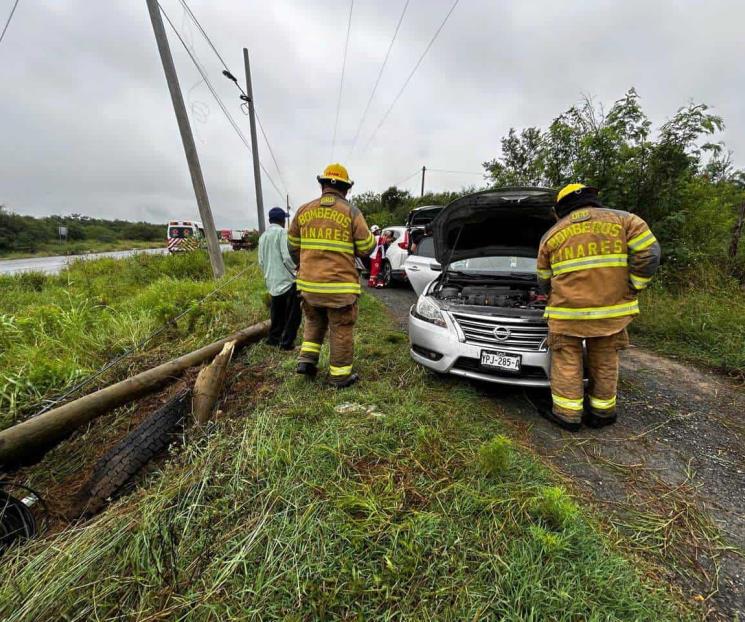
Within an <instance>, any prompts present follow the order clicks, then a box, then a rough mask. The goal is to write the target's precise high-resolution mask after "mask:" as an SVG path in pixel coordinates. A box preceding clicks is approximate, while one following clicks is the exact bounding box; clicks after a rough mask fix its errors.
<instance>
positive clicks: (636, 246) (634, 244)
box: [628, 229, 657, 253]
mask: <svg viewBox="0 0 745 622" xmlns="http://www.w3.org/2000/svg"><path fill="white" fill-rule="evenodd" d="M656 241H657V238H656V237H654V234H653V233H652V232H651V231H650V230H649V229H647V230H646V231H645V232H644V233H640V234H639V235H637V236H636V237H635V238H632V239H630V240H629V241H628V246H629V250H630V251H631V252H632V253H636V252H638V251H643V250H644V249H645V248H649V247H650V246H652V244H654V243H655V242H656Z"/></svg>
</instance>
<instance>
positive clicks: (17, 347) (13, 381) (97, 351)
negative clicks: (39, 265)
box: [0, 253, 261, 429]
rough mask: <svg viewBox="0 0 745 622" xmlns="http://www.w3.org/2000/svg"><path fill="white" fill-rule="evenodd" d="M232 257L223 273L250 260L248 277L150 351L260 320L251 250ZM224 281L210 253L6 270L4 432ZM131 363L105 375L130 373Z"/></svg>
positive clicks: (0, 333) (1, 362)
mask: <svg viewBox="0 0 745 622" xmlns="http://www.w3.org/2000/svg"><path fill="white" fill-rule="evenodd" d="M225 261H226V264H227V274H226V277H225V278H230V276H231V275H234V274H235V273H237V272H238V271H239V270H241V269H243V268H246V267H248V268H249V271H248V273H247V274H246V276H245V279H240V280H239V281H236V282H234V283H233V284H231V285H229V286H228V287H227V288H226V289H225V290H223V291H221V292H220V293H219V294H217V295H216V296H215V297H213V298H211V299H210V300H208V301H207V302H206V303H204V304H203V305H201V306H199V307H198V308H196V309H194V310H193V311H192V312H191V313H189V314H188V315H187V316H186V317H185V318H183V319H182V320H180V321H179V322H178V324H171V325H170V326H169V327H168V330H167V331H166V332H165V333H164V334H163V335H162V336H160V337H159V338H158V339H157V340H156V341H155V342H153V343H149V344H148V350H150V351H151V353H150V356H155V357H157V356H168V355H170V354H177V353H179V352H180V351H183V350H184V349H186V348H187V347H189V346H191V345H193V344H196V343H202V342H204V341H206V340H208V339H209V338H210V337H212V336H214V335H215V334H217V333H223V332H225V331H226V330H228V329H229V328H233V327H236V326H238V325H240V324H245V323H248V322H250V321H253V320H254V319H257V318H258V317H259V315H260V311H261V305H260V304H259V300H260V295H261V282H260V279H257V278H256V277H257V270H256V268H255V267H254V259H253V256H252V255H248V254H246V253H230V254H227V255H226V256H225ZM249 283H250V284H251V285H249ZM216 285H217V284H216V283H215V282H214V281H213V280H212V279H211V271H210V267H209V262H208V260H207V257H206V256H205V255H204V254H203V253H188V254H183V255H174V256H156V255H137V256H135V257H131V258H128V259H124V260H116V259H100V260H94V261H80V262H76V263H74V264H72V265H71V266H70V267H69V268H68V269H67V270H65V271H64V272H62V273H61V274H60V275H57V276H49V275H45V274H39V273H26V274H20V275H17V276H2V277H0V413H1V414H0V429H1V428H4V427H7V426H8V425H10V424H11V423H13V422H15V421H16V420H18V419H19V418H21V417H23V416H24V415H25V414H28V413H29V412H31V411H33V410H34V409H37V408H38V407H39V406H40V404H41V403H42V401H43V400H44V399H45V398H49V397H50V396H53V395H55V394H57V393H59V392H60V391H62V390H63V389H64V388H65V387H68V386H70V385H72V384H73V383H75V382H76V381H79V380H80V379H81V378H84V377H86V376H87V375H88V374H90V373H91V372H93V371H94V370H96V369H98V368H99V367H101V366H102V365H103V364H104V363H106V362H107V361H108V360H110V359H111V358H113V357H115V356H117V355H118V354H120V353H122V352H125V351H126V350H127V349H129V348H132V347H134V346H135V345H136V344H137V343H138V342H140V341H141V340H142V339H144V338H145V337H146V336H147V335H149V334H150V333H151V332H152V331H154V330H155V329H156V328H158V327H160V326H161V325H163V324H164V323H168V322H169V320H171V318H174V317H175V316H177V315H178V314H179V313H181V312H182V311H183V310H184V309H187V308H188V307H189V306H190V305H192V304H193V303H194V302H195V301H197V300H199V299H201V298H202V297H203V296H205V295H206V294H208V293H209V292H211V291H212V290H213V289H214V287H215V286H216ZM159 347H162V348H163V352H159V351H158V348H159ZM153 349H154V350H153ZM166 349H167V352H166ZM128 363H130V362H129V361H127V364H123V365H121V366H119V367H118V368H116V369H114V370H112V374H111V375H109V376H108V377H107V378H108V379H111V378H112V377H118V376H120V375H122V374H125V373H127V372H128V371H131V367H130V366H129V365H128Z"/></svg>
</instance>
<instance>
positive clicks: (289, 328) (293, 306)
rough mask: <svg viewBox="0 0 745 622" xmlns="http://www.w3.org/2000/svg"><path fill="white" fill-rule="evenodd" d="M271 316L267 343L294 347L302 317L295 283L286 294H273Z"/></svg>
mask: <svg viewBox="0 0 745 622" xmlns="http://www.w3.org/2000/svg"><path fill="white" fill-rule="evenodd" d="M270 317H271V320H272V326H271V328H270V329H269V336H268V337H267V340H266V341H267V343H268V344H270V345H273V346H280V347H282V348H292V347H293V345H294V344H295V337H297V331H298V328H299V327H300V320H301V319H302V312H301V311H300V298H299V297H298V295H297V288H296V287H295V285H293V286H292V287H290V289H288V290H287V291H286V292H285V293H284V294H280V295H279V296H272V304H271V308H270Z"/></svg>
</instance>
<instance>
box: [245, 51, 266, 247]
mask: <svg viewBox="0 0 745 622" xmlns="http://www.w3.org/2000/svg"><path fill="white" fill-rule="evenodd" d="M243 64H244V65H245V66H246V94H247V95H248V98H247V100H246V102H247V103H248V120H249V121H250V123H251V152H252V153H253V160H254V185H255V186H256V210H257V211H258V214H259V231H260V232H261V233H264V230H265V229H266V224H265V222H264V196H263V195H262V193H261V166H260V164H259V146H258V144H257V142H256V112H255V111H254V91H253V87H252V86H251V66H250V65H249V63H248V50H247V49H246V48H243Z"/></svg>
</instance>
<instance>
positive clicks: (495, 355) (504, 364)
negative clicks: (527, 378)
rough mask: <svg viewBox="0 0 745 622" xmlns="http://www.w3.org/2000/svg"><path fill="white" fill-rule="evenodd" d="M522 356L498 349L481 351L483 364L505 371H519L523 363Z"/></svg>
mask: <svg viewBox="0 0 745 622" xmlns="http://www.w3.org/2000/svg"><path fill="white" fill-rule="evenodd" d="M522 358H523V357H522V356H520V355H519V354H511V353H509V352H499V351H496V350H482V351H481V366H482V367H490V368H492V369H501V370H503V371H512V372H519V371H520V367H521V365H522Z"/></svg>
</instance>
